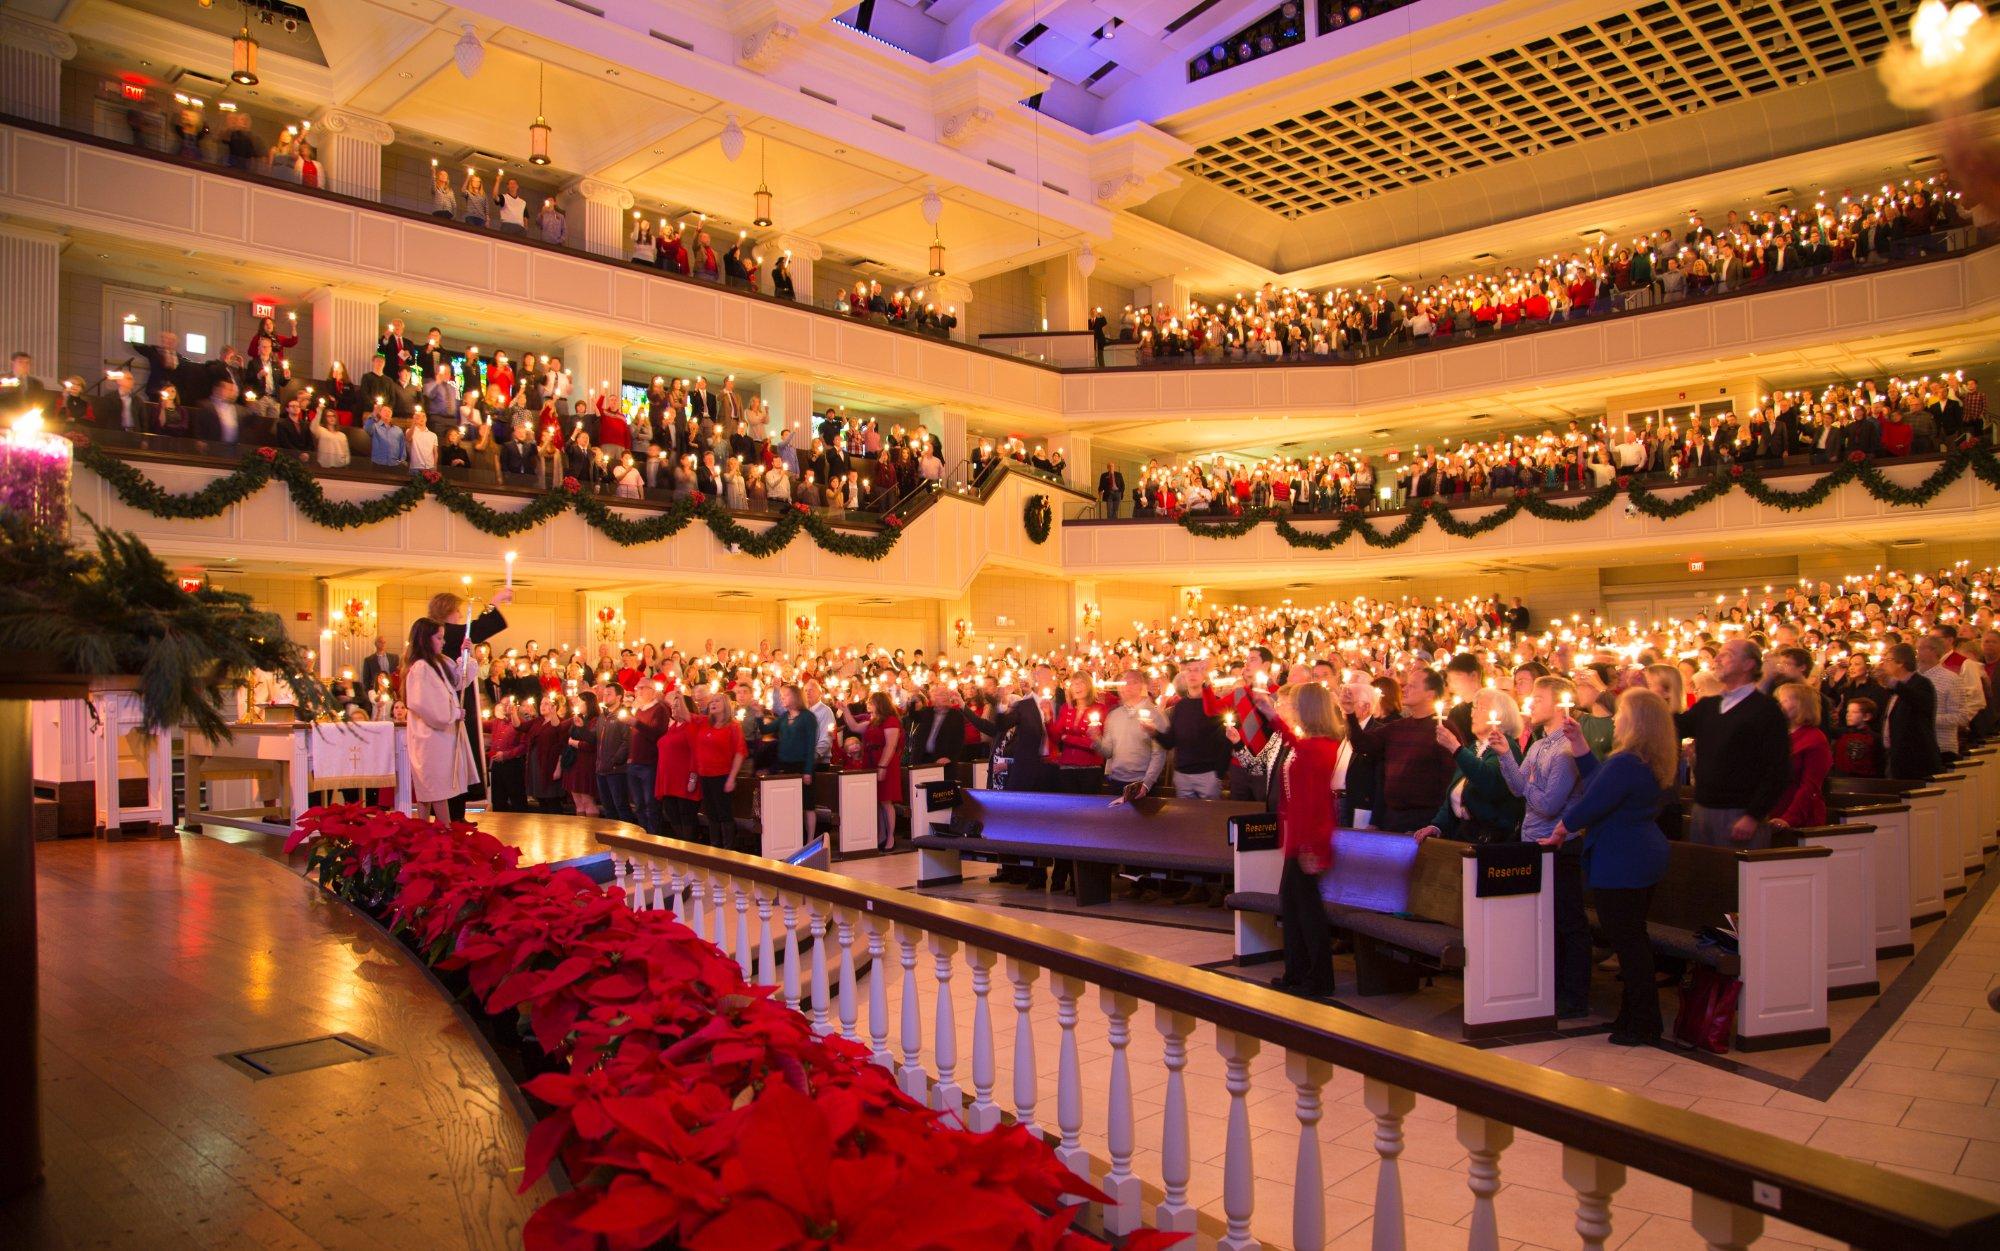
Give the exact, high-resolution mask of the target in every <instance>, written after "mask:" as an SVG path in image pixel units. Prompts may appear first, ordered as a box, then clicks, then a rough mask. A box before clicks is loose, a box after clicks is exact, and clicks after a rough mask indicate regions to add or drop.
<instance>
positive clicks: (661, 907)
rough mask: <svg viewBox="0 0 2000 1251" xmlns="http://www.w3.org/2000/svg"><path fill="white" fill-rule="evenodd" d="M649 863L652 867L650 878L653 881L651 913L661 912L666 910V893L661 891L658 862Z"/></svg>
mask: <svg viewBox="0 0 2000 1251" xmlns="http://www.w3.org/2000/svg"><path fill="white" fill-rule="evenodd" d="M649 863H650V864H651V867H652V871H651V874H650V876H651V877H652V879H653V900H652V903H653V911H655V912H663V911H665V910H666V907H667V896H666V891H665V890H664V889H663V887H662V885H661V883H662V876H661V873H660V862H659V861H657V860H654V861H651V862H649Z"/></svg>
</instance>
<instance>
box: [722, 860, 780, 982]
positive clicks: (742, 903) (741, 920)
mask: <svg viewBox="0 0 2000 1251" xmlns="http://www.w3.org/2000/svg"><path fill="white" fill-rule="evenodd" d="M730 894H731V896H732V897H733V898H734V899H735V900H736V967H737V969H738V970H740V971H741V972H742V974H743V980H744V981H746V982H747V981H750V980H752V973H751V969H750V890H749V888H748V887H747V886H745V885H744V884H743V883H742V882H733V883H732V884H731V888H730ZM770 967H771V966H770V965H768V964H767V965H765V966H764V968H765V970H766V973H767V974H768V972H769V970H770Z"/></svg>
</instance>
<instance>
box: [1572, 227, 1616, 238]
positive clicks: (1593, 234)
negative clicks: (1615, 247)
mask: <svg viewBox="0 0 2000 1251" xmlns="http://www.w3.org/2000/svg"><path fill="white" fill-rule="evenodd" d="M1610 233H1611V232H1610V231H1608V230H1606V229H1605V228H1604V227H1602V226H1586V227H1585V228H1584V229H1582V230H1579V231H1577V232H1576V237H1577V238H1579V239H1595V238H1598V237H1599V236H1601V235H1608V234H1610Z"/></svg>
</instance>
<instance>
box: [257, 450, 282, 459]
mask: <svg viewBox="0 0 2000 1251" xmlns="http://www.w3.org/2000/svg"><path fill="white" fill-rule="evenodd" d="M257 455H259V456H261V457H263V458H264V459H265V460H276V459H278V449H277V448H275V447H260V448H258V449H257Z"/></svg>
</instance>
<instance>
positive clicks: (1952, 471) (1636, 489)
mask: <svg viewBox="0 0 2000 1251" xmlns="http://www.w3.org/2000/svg"><path fill="white" fill-rule="evenodd" d="M1968 471H1970V472H1971V473H1972V474H1974V475H1975V476H1976V477H1978V479H1979V480H1980V481H1981V482H1984V483H1986V484H1987V485H1988V486H1990V487H1994V488H1996V489H2000V456H1996V455H1995V454H1994V452H1993V449H1992V448H1990V447H1987V446H1986V445H1984V444H1972V445H1963V444H1962V445H1960V446H1958V447H1955V448H1953V449H1952V450H1951V451H1950V452H1948V453H1946V455H1945V458H1944V460H1943V461H1942V462H1941V463H1939V465H1938V466H1937V468H1935V469H1933V470H1932V471H1931V472H1930V473H1929V474H1928V475H1927V476H1925V478H1924V479H1923V481H1921V482H1919V483H1917V484H1916V485H1914V486H1907V487H1905V486H1899V485H1897V484H1896V483H1895V482H1894V481H1892V480H1891V479H1890V478H1889V476H1888V475H1887V474H1885V473H1883V472H1882V470H1881V468H1880V467H1879V466H1877V465H1875V464H1874V463H1873V462H1871V461H1868V460H1866V459H1860V458H1858V457H1856V456H1850V457H1849V458H1848V459H1847V460H1845V461H1843V462H1841V463H1840V464H1839V465H1837V466H1834V467H1833V468H1831V469H1829V470H1828V471H1827V472H1826V473H1824V474H1822V475H1820V477H1819V478H1818V479H1816V480H1815V481H1814V482H1813V483H1812V485H1810V486H1807V487H1802V488H1799V489H1798V490H1788V489H1785V488H1783V487H1776V486H1773V485H1771V484H1770V483H1769V482H1767V481H1765V479H1764V475H1763V474H1762V473H1760V472H1759V471H1758V470H1757V469H1756V467H1754V466H1750V465H1730V466H1727V467H1725V468H1723V469H1721V470H1719V471H1718V472H1717V473H1716V474H1715V475H1714V476H1713V477H1711V478H1709V479H1708V480H1706V481H1705V482H1702V483H1701V484H1700V485H1698V486H1695V487H1693V488H1692V489H1691V490H1688V491H1687V492H1686V493H1685V494H1683V495H1681V496H1680V497H1679V498H1678V499H1666V498H1664V497H1662V496H1660V495H1658V494H1655V488H1649V487H1647V486H1645V485H1643V484H1640V483H1637V482H1634V481H1633V480H1632V479H1631V478H1629V477H1621V478H1619V479H1617V480H1616V481H1614V482H1611V483H1607V484H1606V485H1604V486H1601V487H1599V488H1597V489H1596V490H1594V491H1591V492H1589V493H1588V494H1586V495H1584V496H1583V497H1582V498H1581V499H1578V500H1576V501H1575V502H1574V503H1568V504H1559V503H1556V502H1554V501H1553V500H1549V499H1546V498H1544V497H1543V496H1541V495H1540V494H1539V493H1537V492H1536V491H1534V490H1533V489H1531V488H1527V487H1522V488H1519V489H1517V490H1515V492H1514V495H1513V498H1511V499H1508V500H1506V501H1504V502H1502V503H1499V504H1496V505H1493V506H1491V507H1490V508H1489V510H1488V511H1486V512H1484V513H1482V514H1481V515H1479V516H1477V517H1474V518H1471V519H1469V520H1461V519H1460V518H1459V515H1458V513H1457V512H1455V511H1454V510H1453V509H1451V508H1448V507H1446V506H1445V505H1444V504H1443V503H1442V502H1441V501H1439V500H1437V499H1420V500H1416V501H1414V502H1413V503H1412V504H1411V506H1410V509H1409V511H1408V512H1407V513H1406V514H1404V516H1403V518H1402V520H1401V521H1399V522H1397V523H1396V524H1395V525H1394V526H1391V527H1390V528H1389V529H1387V530H1378V529H1376V528H1375V527H1374V526H1373V525H1371V524H1370V523H1369V522H1368V520H1367V517H1366V515H1365V514H1364V513H1362V512H1361V510H1359V509H1356V508H1350V509H1347V510H1345V511H1343V512H1341V513H1339V514H1337V515H1335V519H1334V524H1333V526H1332V528H1330V529H1325V530H1304V529H1300V528H1299V527H1298V526H1297V525H1295V524H1294V523H1293V521H1292V514H1290V513H1285V512H1279V511H1278V510H1276V509H1271V508H1251V509H1245V510H1244V511H1243V512H1242V513H1241V514H1240V515H1238V516H1233V517H1227V518H1221V519H1212V518H1208V517H1202V516H1189V515H1187V514H1182V515H1181V516H1178V517H1176V518H1175V519H1174V520H1175V521H1177V522H1179V523H1180V525H1181V528H1182V529H1184V530H1186V531H1187V532H1188V533H1190V534H1193V535H1196V536H1198V537H1200V538H1204V539H1238V538H1242V537H1243V536H1244V535H1246V534H1248V533H1250V532H1251V531H1252V530H1255V529H1256V528H1257V527H1258V526H1261V525H1263V524H1264V523H1265V522H1267V521H1268V522H1270V523H1271V524H1273V525H1274V526H1276V527H1277V531H1278V537H1280V538H1282V539H1283V540H1284V541H1285V542H1286V543H1287V544H1289V545H1291V546H1292V547H1300V548H1310V549H1312V550H1315V551H1322V552H1325V551H1331V550H1333V549H1334V548H1336V547H1339V546H1340V545H1341V544H1343V543H1345V542H1347V541H1348V540H1349V539H1350V538H1355V537H1359V538H1360V540H1361V541H1362V542H1363V543H1365V544H1367V545H1368V546H1369V547H1372V548H1376V549H1379V550H1386V549H1388V548H1392V547H1401V546H1402V545H1403V544H1405V543H1407V542H1409V541H1410V540H1411V539H1414V538H1416V537H1417V535H1419V534H1421V533H1422V532H1423V529H1424V526H1425V525H1426V524H1427V523H1432V522H1435V523H1436V525H1437V528H1438V529H1440V530H1442V531H1444V532H1445V533H1446V534H1449V535H1451V536H1452V537H1453V538H1460V539H1470V538H1476V537H1478V536H1479V535H1482V534H1488V533H1491V532H1492V531H1494V530H1498V529H1499V528H1500V527H1501V526H1504V525H1506V524H1507V523H1508V522H1510V521H1512V520H1514V518H1516V517H1518V516H1520V515H1521V514H1522V513H1526V514H1528V515H1529V516H1531V517H1536V518H1539V519H1541V520H1543V521H1587V520H1589V519H1590V518H1592V517H1595V516H1596V515H1597V514H1598V513H1601V512H1603V511H1604V510H1605V509H1606V508H1608V507H1610V506H1611V504H1612V503H1613V502H1614V501H1616V500H1617V499H1618V497H1619V496H1620V495H1623V496H1625V498H1626V499H1627V500H1629V501H1630V502H1631V505H1632V507H1633V508H1634V509H1635V510H1637V511H1638V512H1639V513H1641V514H1643V515H1645V516H1647V517H1651V518H1654V519H1655V520H1659V521H1671V520H1673V519H1674V518H1676V517H1685V516H1687V515H1688V514H1689V513H1691V512H1693V511H1694V510H1695V509H1697V508H1700V507H1701V506H1702V505H1704V504H1708V503H1711V502H1713V501H1715V500H1718V499H1721V498H1722V497H1723V496H1725V495H1727V494H1729V493H1730V492H1731V491H1735V490H1741V491H1742V492H1743V493H1744V494H1745V495H1748V496H1749V497H1750V498H1751V499H1753V500H1755V501H1757V502H1758V503H1759V504H1763V505H1766V506H1767V507H1771V508H1775V509H1778V510H1779V511H1780V512H1788V513H1796V512H1804V511H1805V510H1807V509H1809V508H1817V507H1819V506H1820V505H1821V504H1824V503H1826V501H1827V500H1828V499H1829V498H1830V497H1831V496H1832V495H1833V493H1834V492H1835V491H1837V490H1839V489H1840V488H1841V487H1843V486H1846V485H1847V484H1848V483H1850V482H1859V483H1860V484H1861V485H1862V487H1863V488H1864V489H1865V490H1866V491H1867V492H1868V494H1869V495H1870V496H1872V497H1873V498H1875V499H1877V500H1880V501H1881V502H1883V503H1885V504H1890V505H1893V506H1895V507H1898V508H1920V507H1922V506H1923V505H1925V504H1928V503H1930V502H1931V501H1932V500H1934V499H1936V498H1937V497H1938V496H1939V495H1941V494H1943V493H1944V490H1945V488H1946V487H1949V486H1950V485H1952V484H1953V483H1954V482H1957V481H1958V480H1959V479H1960V478H1962V477H1964V476H1965V474H1966V473H1967V472H1968ZM1036 498H1037V499H1039V498H1041V497H1039V496H1037V497H1036ZM1032 503H1033V501H1030V505H1031V506H1032ZM1327 515H1328V514H1315V513H1307V514H1302V516H1304V517H1306V518H1309V519H1318V518H1321V517H1324V516H1327ZM1028 533H1029V537H1030V538H1033V537H1034V530H1033V528H1032V526H1031V527H1030V529H1029V532H1028ZM1040 541H1041V540H1040V539H1036V542H1040Z"/></svg>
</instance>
